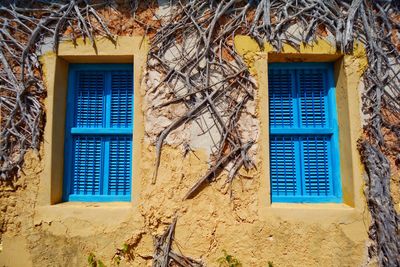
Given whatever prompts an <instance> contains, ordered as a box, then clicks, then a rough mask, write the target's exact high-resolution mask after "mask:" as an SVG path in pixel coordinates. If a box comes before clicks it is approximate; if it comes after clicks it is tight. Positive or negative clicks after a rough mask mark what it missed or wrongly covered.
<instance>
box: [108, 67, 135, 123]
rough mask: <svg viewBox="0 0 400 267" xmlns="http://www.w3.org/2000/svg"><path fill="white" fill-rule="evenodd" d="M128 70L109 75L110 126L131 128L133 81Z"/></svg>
mask: <svg viewBox="0 0 400 267" xmlns="http://www.w3.org/2000/svg"><path fill="white" fill-rule="evenodd" d="M132 79H133V77H132V73H131V72H129V71H118V72H116V71H115V72H112V75H111V127H118V128H131V127H132V117H133V107H132V104H133V85H132V84H133V81H132Z"/></svg>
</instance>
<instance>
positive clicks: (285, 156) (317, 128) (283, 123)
mask: <svg viewBox="0 0 400 267" xmlns="http://www.w3.org/2000/svg"><path fill="white" fill-rule="evenodd" d="M268 83H269V123H270V174H271V176H270V177H271V195H272V202H314V203H315V202H341V201H342V196H341V183H340V168H339V149H338V122H337V114H336V100H335V87H334V83H333V66H332V65H331V64H328V63H326V64H325V63H272V64H270V65H269V71H268Z"/></svg>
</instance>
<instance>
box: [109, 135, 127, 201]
mask: <svg viewBox="0 0 400 267" xmlns="http://www.w3.org/2000/svg"><path fill="white" fill-rule="evenodd" d="M131 154H132V137H130V136H119V137H113V138H111V139H110V168H109V172H110V173H109V178H108V191H109V192H108V193H109V194H111V195H130V193H131V192H130V191H131V168H130V165H131V161H132V159H131Z"/></svg>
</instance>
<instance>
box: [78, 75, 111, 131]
mask: <svg viewBox="0 0 400 267" xmlns="http://www.w3.org/2000/svg"><path fill="white" fill-rule="evenodd" d="M77 76H78V83H77V87H78V88H77V94H76V106H75V112H74V113H75V116H76V127H79V128H83V127H87V128H92V127H102V126H103V102H104V82H105V81H104V79H105V78H104V76H105V75H104V73H103V72H98V71H85V72H82V71H81V72H78V73H77Z"/></svg>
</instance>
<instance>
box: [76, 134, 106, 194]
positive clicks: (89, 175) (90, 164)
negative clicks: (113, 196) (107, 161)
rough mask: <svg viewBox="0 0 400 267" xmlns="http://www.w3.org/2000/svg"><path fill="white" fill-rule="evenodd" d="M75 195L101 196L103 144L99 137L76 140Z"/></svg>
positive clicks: (79, 137)
mask: <svg viewBox="0 0 400 267" xmlns="http://www.w3.org/2000/svg"><path fill="white" fill-rule="evenodd" d="M73 146H74V152H73V153H74V157H73V158H74V162H73V177H74V179H73V187H72V188H73V190H72V193H73V194H78V195H80V194H83V195H99V194H100V179H101V167H102V166H101V157H102V142H101V138H98V137H82V136H78V137H75V138H74V141H73Z"/></svg>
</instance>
